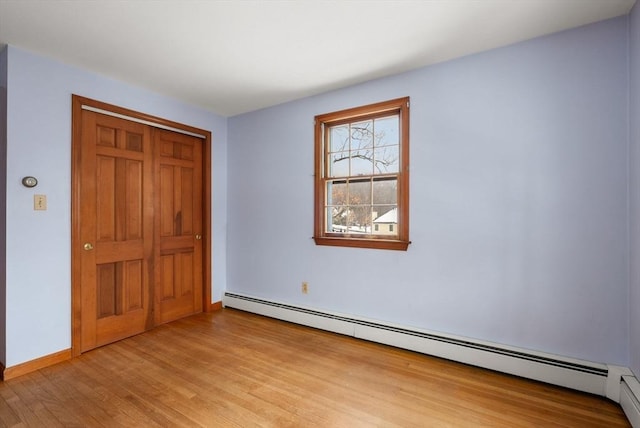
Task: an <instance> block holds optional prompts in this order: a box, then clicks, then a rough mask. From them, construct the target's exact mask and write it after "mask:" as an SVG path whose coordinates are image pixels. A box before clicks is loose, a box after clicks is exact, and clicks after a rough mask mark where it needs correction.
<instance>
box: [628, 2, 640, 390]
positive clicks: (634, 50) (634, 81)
mask: <svg viewBox="0 0 640 428" xmlns="http://www.w3.org/2000/svg"><path fill="white" fill-rule="evenodd" d="M629 24H630V25H629V143H630V151H629V153H630V157H629V160H630V163H629V165H630V176H629V181H630V182H629V190H630V215H629V220H630V222H629V223H630V243H631V255H630V257H631V263H630V266H631V270H630V272H631V278H630V298H629V309H630V335H629V338H630V351H631V362H630V364H631V369H632V370H633V372H634V374H635V375H636V377H638V378H640V6H639V5H638V3H636V5H635V6H634V8H633V9H632V11H631V15H630V18H629Z"/></svg>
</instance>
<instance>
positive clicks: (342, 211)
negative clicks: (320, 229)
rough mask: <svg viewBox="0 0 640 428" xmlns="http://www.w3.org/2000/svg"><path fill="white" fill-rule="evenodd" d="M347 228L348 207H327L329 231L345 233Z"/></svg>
mask: <svg viewBox="0 0 640 428" xmlns="http://www.w3.org/2000/svg"><path fill="white" fill-rule="evenodd" d="M346 230H347V207H346V206H344V205H343V206H339V207H327V232H336V233H344V232H346Z"/></svg>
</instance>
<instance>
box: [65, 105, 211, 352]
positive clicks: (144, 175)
mask: <svg viewBox="0 0 640 428" xmlns="http://www.w3.org/2000/svg"><path fill="white" fill-rule="evenodd" d="M81 102H87V103H89V104H95V105H97V106H98V110H102V109H104V108H106V107H108V108H113V109H115V110H116V113H117V114H122V115H127V114H129V113H130V111H128V110H124V109H120V108H117V107H114V106H109V105H106V104H102V103H98V102H95V101H92V100H88V99H84V98H81V97H75V96H74V98H73V106H74V107H73V108H74V125H73V126H74V139H73V146H72V147H73V148H72V152H73V170H74V173H73V177H74V180H73V189H74V190H73V192H74V199H73V203H72V212H73V214H72V218H73V231H74V232H73V234H72V242H73V245H74V249H73V261H72V267H73V286H72V291H73V299H72V307H73V316H72V320H73V332H72V334H73V347H72V348H73V353H74V355H77V354H78V353H80V352H84V351H88V350H90V349H93V348H96V347H98V346H102V345H105V344H108V343H111V342H114V341H117V340H120V339H123V338H126V337H129V336H132V335H135V334H138V333H141V332H143V331H145V330H148V329H150V328H152V327H153V326H154V325H157V324H160V323H164V322H168V321H172V320H175V319H178V318H181V317H184V316H187V315H190V314H193V313H197V312H201V311H202V310H203V306H204V305H203V294H205V295H206V296H210V294H209V293H204V285H205V284H206V285H208V284H209V282H208V280H205V275H207V276H208V274H209V273H210V265H209V264H208V263H205V260H204V258H203V255H204V253H205V251H204V249H203V245H204V243H206V242H209V240H208V239H207V238H208V235H207V236H203V235H205V233H206V232H205V231H204V229H205V228H207V230H208V226H209V223H208V222H204V221H203V219H204V218H206V217H205V216H204V213H205V212H206V213H208V212H209V209H208V205H209V202H208V201H209V198H208V197H207V198H204V196H205V192H203V188H205V189H206V192H207V195H208V194H209V193H208V192H209V191H210V190H209V187H208V185H207V184H206V183H205V182H204V177H207V178H209V177H210V176H209V164H208V163H207V164H206V165H205V164H204V163H203V157H204V155H203V152H206V153H209V152H208V150H209V145H208V141H210V140H209V138H210V137H209V136H207V137H206V139H200V138H198V137H192V136H187V135H184V134H180V133H177V132H170V131H165V130H161V129H158V128H156V127H153V126H151V125H147V124H143V123H139V122H138V121H135V120H134V121H132V120H127V119H124V118H119V117H114V116H112V115H111V114H102V113H99V112H95V111H92V110H91V108H89V109H83V108H81V104H80V103H81ZM131 114H134V115H137V116H142V117H141V118H140V120H143V121H147V119H148V118H150V119H154V118H152V117H151V116H144V115H142V114H137V113H135V112H131ZM134 117H136V116H134ZM167 123H168V125H169V126H171V127H175V126H173V125H178V124H174V123H172V122H167ZM178 129H180V128H178ZM189 132H193V131H189ZM207 135H209V134H207ZM205 149H206V150H205ZM203 201H207V202H206V205H207V206H206V207H205V206H204V202H203ZM206 254H209V253H208V252H206Z"/></svg>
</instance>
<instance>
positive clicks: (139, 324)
mask: <svg viewBox="0 0 640 428" xmlns="http://www.w3.org/2000/svg"><path fill="white" fill-rule="evenodd" d="M80 159H81V171H80V177H81V184H80V192H79V195H80V204H79V207H80V218H79V221H80V240H81V245H82V246H83V251H81V252H80V259H81V260H80V282H81V300H82V304H81V305H82V315H81V352H82V351H87V350H89V349H93V348H95V347H97V346H101V345H104V344H107V343H111V342H114V341H116V340H119V339H122V338H125V337H128V336H131V335H134V334H137V333H140V332H143V331H144V330H146V329H147V328H150V327H151V326H152V325H153V318H152V306H151V302H152V300H151V295H150V290H151V287H150V285H151V283H152V278H151V273H152V270H151V269H150V264H151V263H152V262H153V261H152V256H153V199H152V198H153V174H152V172H153V169H152V168H153V155H152V147H151V134H150V128H149V127H148V126H145V125H141V124H139V123H134V122H131V121H127V120H122V119H118V118H114V117H110V116H105V115H102V114H98V113H94V112H91V111H83V112H82V147H81V154H80Z"/></svg>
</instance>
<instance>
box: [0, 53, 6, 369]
mask: <svg viewBox="0 0 640 428" xmlns="http://www.w3.org/2000/svg"><path fill="white" fill-rule="evenodd" d="M7 52H8V50H7V47H6V46H1V47H0V363H2V364H3V365H4V364H5V362H6V361H7V359H6V347H5V345H6V342H5V338H6V334H5V333H6V308H7V304H6V300H5V296H6V269H7V258H6V255H7V247H6V245H5V242H6V231H7V228H6V216H7V199H6V194H7Z"/></svg>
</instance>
